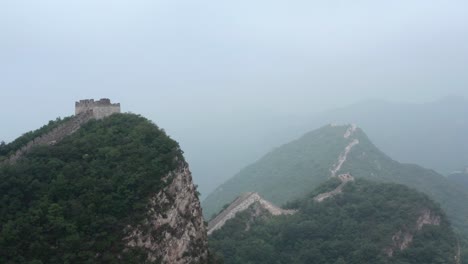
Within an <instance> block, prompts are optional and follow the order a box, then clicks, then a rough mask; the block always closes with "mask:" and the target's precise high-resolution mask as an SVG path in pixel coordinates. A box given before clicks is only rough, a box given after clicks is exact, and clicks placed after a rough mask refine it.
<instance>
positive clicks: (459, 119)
mask: <svg viewBox="0 0 468 264" xmlns="http://www.w3.org/2000/svg"><path fill="white" fill-rule="evenodd" d="M312 122H313V123H314V124H315V125H316V126H317V127H318V126H322V125H325V124H327V123H333V122H337V123H356V124H358V125H359V127H361V128H362V129H363V130H364V131H366V133H367V135H368V136H369V138H370V139H371V140H372V141H373V142H374V143H375V145H376V146H377V147H378V148H379V149H381V150H382V151H383V152H385V153H386V154H388V155H389V156H390V157H392V158H393V159H396V160H398V161H400V162H405V163H415V164H418V165H421V166H423V167H426V168H431V169H434V170H436V171H438V172H439V173H442V174H444V175H446V174H448V173H450V172H452V171H454V170H455V169H457V168H462V167H464V166H466V165H467V164H468V140H467V139H466V137H467V135H468V101H466V100H465V99H462V98H456V97H447V98H444V99H442V100H440V101H436V102H432V103H425V104H403V103H390V102H385V101H368V102H363V103H359V104H355V105H352V106H349V107H345V108H341V109H337V110H333V111H329V112H326V113H323V114H321V115H318V116H317V117H316V118H315V119H314V120H313V121H312Z"/></svg>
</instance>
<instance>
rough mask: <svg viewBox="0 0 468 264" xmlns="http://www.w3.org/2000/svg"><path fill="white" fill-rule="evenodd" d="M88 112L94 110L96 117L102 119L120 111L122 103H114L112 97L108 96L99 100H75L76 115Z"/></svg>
mask: <svg viewBox="0 0 468 264" xmlns="http://www.w3.org/2000/svg"><path fill="white" fill-rule="evenodd" d="M86 112H92V113H93V117H94V118H96V119H101V118H104V117H107V116H110V115H112V114H114V113H120V103H117V104H112V103H111V101H110V99H107V98H103V99H100V100H99V101H94V99H86V100H80V101H79V102H75V115H79V114H81V113H86Z"/></svg>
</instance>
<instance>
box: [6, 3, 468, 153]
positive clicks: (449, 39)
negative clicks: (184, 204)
mask: <svg viewBox="0 0 468 264" xmlns="http://www.w3.org/2000/svg"><path fill="white" fill-rule="evenodd" d="M467 62H468V1H466V0H391V1H390V0H388V1H376V0H355V1H345V0H326V1H325V0H322V1H316V0H287V1H286V0H283V1H276V0H258V1H255V0H237V1H215V0H200V1H194V0H183V1H181V0H163V1H158V0H151V1H143V0H126V1H123V0H74V1H69V0H30V1H26V0H2V1H0V96H1V101H0V120H1V121H2V125H1V130H0V140H5V141H10V140H12V139H14V138H15V137H17V136H19V135H20V134H21V133H23V132H26V131H29V130H31V129H35V128H38V127H39V126H41V125H43V124H44V123H46V122H47V121H48V120H50V119H54V118H55V117H57V116H62V117H63V116H67V115H71V114H72V113H73V111H74V101H75V100H79V99H83V98H101V97H108V98H111V99H112V100H113V101H118V102H121V103H122V108H123V110H124V111H131V112H134V113H139V114H142V115H144V116H146V117H148V118H150V119H151V120H153V121H154V122H156V123H157V124H158V125H160V126H162V127H164V128H165V129H166V131H168V132H169V133H170V134H171V135H173V137H174V138H175V139H177V140H178V141H180V143H181V145H182V147H184V145H186V146H195V145H196V143H197V138H198V136H200V137H201V136H202V135H200V134H199V133H206V134H207V135H212V134H214V133H225V132H226V131H230V132H232V133H235V131H236V129H240V128H239V126H238V124H248V123H258V122H262V120H265V119H274V118H278V117H285V118H287V117H288V116H291V115H307V114H310V113H314V112H317V111H322V110H325V109H329V108H335V107H340V106H343V105H347V104H351V103H354V102H357V101H361V100H366V99H369V98H382V99H386V100H391V101H403V102H426V101H432V100H435V99H437V98H440V97H443V96H446V95H457V96H464V97H468V63H467ZM220 124H223V125H220ZM229 124H231V125H229ZM220 126H221V127H222V129H220V128H219V127H220ZM197 133H198V134H197ZM210 133H211V134H210ZM200 155H202V154H200Z"/></svg>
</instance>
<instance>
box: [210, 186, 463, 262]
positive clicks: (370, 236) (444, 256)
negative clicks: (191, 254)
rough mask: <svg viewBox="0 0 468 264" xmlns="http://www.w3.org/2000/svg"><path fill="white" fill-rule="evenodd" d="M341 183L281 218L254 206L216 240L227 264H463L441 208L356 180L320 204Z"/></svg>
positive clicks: (397, 189)
mask: <svg viewBox="0 0 468 264" xmlns="http://www.w3.org/2000/svg"><path fill="white" fill-rule="evenodd" d="M336 184H338V183H335V182H334V181H332V180H331V181H329V182H327V183H326V184H324V185H322V186H320V187H319V188H317V189H316V190H315V191H314V192H311V193H310V194H308V195H307V196H305V197H304V198H302V199H300V200H298V201H296V202H294V203H292V204H290V207H291V208H293V209H295V213H294V214H292V215H281V216H274V215H272V214H271V213H270V212H269V211H268V210H266V209H264V207H262V206H261V204H260V203H253V204H251V205H250V206H249V207H248V208H244V211H242V212H239V213H237V214H236V215H235V217H234V218H231V219H230V220H228V221H227V222H226V223H225V224H224V226H222V227H221V228H220V229H219V230H216V231H214V233H213V234H212V235H211V236H210V239H209V245H210V248H211V249H212V250H213V251H214V252H216V253H217V254H219V255H220V256H222V258H224V263H226V264H241V263H252V264H270V263H295V264H302V263H304V264H305V263H330V264H334V263H336V264H341V263H373V264H411V263H414V264H421V263H425V264H436V263H447V264H449V263H452V264H456V263H460V262H459V261H460V253H459V252H460V251H459V243H458V240H457V238H456V236H455V233H454V232H453V230H452V228H451V226H450V224H449V222H448V220H447V218H446V216H445V214H444V213H443V211H442V210H441V209H440V207H439V206H438V205H437V204H436V203H434V202H433V201H432V200H430V199H429V198H428V197H427V196H426V195H423V194H421V193H419V192H417V191H415V190H412V189H410V188H407V187H405V186H402V185H398V184H389V183H384V184H382V183H380V184H377V183H374V182H370V181H364V180H362V179H361V180H357V181H355V182H352V181H350V182H348V183H347V185H346V186H344V188H343V190H342V191H341V192H340V193H339V194H336V195H334V196H332V197H329V198H327V199H326V200H323V201H322V202H318V201H317V200H316V199H315V198H314V197H319V196H321V195H322V193H323V192H325V193H330V191H331V190H332V189H333V188H335V187H336Z"/></svg>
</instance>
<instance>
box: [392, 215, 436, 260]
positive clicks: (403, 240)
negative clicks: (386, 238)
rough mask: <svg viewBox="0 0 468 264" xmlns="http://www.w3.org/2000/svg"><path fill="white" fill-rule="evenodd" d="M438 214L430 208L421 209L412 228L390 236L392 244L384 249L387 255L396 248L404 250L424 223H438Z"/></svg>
mask: <svg viewBox="0 0 468 264" xmlns="http://www.w3.org/2000/svg"><path fill="white" fill-rule="evenodd" d="M440 221H441V218H440V215H437V214H434V212H432V211H431V210H428V209H424V210H422V212H421V214H420V216H419V218H418V220H417V221H416V223H415V226H414V227H413V228H412V229H407V228H405V229H406V230H405V229H402V230H399V231H398V232H397V233H396V234H395V235H393V236H392V245H391V246H390V247H388V248H386V249H385V253H386V254H387V256H389V257H392V256H393V254H394V252H395V251H396V250H400V251H402V250H405V249H407V248H408V247H409V246H410V245H411V243H412V242H413V238H414V235H415V234H416V232H418V231H420V230H421V229H422V228H423V226H425V225H435V226H439V225H440Z"/></svg>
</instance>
